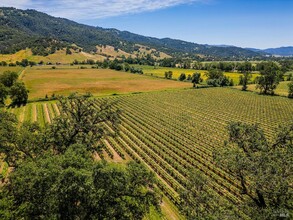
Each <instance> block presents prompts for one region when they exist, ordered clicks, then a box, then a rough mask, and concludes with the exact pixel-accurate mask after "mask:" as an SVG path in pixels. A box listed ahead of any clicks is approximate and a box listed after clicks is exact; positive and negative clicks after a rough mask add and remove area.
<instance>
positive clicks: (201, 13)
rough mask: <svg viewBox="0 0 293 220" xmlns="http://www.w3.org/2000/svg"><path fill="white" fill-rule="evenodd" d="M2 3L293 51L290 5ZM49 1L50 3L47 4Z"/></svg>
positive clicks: (151, 0) (217, 0)
mask: <svg viewBox="0 0 293 220" xmlns="http://www.w3.org/2000/svg"><path fill="white" fill-rule="evenodd" d="M11 2H12V1H11V0H1V2H0V6H14V7H17V8H22V9H26V8H33V9H36V10H39V11H43V12H46V13H48V14H51V15H53V16H58V17H65V18H69V19H72V20H75V21H77V22H81V23H84V24H89V25H93V26H101V27H105V28H117V29H119V30H127V31H130V32H134V33H137V34H142V35H146V36H153V37H159V38H164V37H170V38H175V39H181V40H186V41H190V42H196V43H201V44H214V45H219V44H226V45H235V46H240V47H255V48H269V47H279V46H293V0H234V1H233V0H124V1H119V0H87V1H81V0H79V1H77V0H51V1H47V0H17V2H16V3H11ZM48 2H50V3H48Z"/></svg>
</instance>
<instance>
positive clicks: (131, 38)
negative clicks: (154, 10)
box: [0, 8, 262, 67]
mask: <svg viewBox="0 0 293 220" xmlns="http://www.w3.org/2000/svg"><path fill="white" fill-rule="evenodd" d="M0 10H1V13H3V14H4V16H1V17H0V36H6V37H2V38H0V53H15V52H17V51H19V50H21V49H25V48H27V47H28V48H32V50H33V53H34V54H38V55H42V56H46V55H48V54H50V53H53V52H54V51H55V50H56V49H58V48H65V47H69V46H70V45H72V44H76V45H78V46H79V47H82V48H83V49H84V51H87V52H95V51H96V46H97V45H111V46H113V47H114V48H115V49H116V50H117V49H121V50H123V51H126V52H134V51H136V50H137V46H136V44H138V43H139V44H143V45H146V46H148V47H150V48H154V49H156V50H157V52H160V51H162V52H165V53H167V54H170V55H173V56H175V57H178V56H182V57H194V58H196V59H207V60H213V59H214V58H220V59H228V60H239V59H245V58H248V57H251V58H252V57H253V58H254V57H262V55H260V54H259V53H256V52H253V51H250V50H246V49H242V48H237V47H225V48H223V47H216V46H207V45H200V44H195V43H190V42H184V41H181V40H173V39H169V38H165V39H157V38H150V37H145V36H141V35H137V34H133V33H130V32H127V31H118V30H116V29H103V28H99V27H90V26H87V25H82V24H78V23H75V22H72V21H69V20H67V19H62V18H55V17H52V16H49V15H46V14H44V13H40V12H37V11H35V10H25V11H24V10H17V9H14V8H0ZM8 36H9V37H8ZM48 36H50V37H48ZM195 53H196V54H202V55H205V58H201V57H199V56H198V55H194V54H195ZM143 62H144V64H150V63H153V62H154V61H152V60H150V59H149V58H148V57H147V58H146V59H145V60H144V61H143ZM183 66H184V67H188V62H184V65H183Z"/></svg>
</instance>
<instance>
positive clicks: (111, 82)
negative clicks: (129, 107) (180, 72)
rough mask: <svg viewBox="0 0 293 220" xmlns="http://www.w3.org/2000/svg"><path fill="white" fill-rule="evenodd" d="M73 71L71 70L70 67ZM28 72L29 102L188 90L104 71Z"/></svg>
mask: <svg viewBox="0 0 293 220" xmlns="http://www.w3.org/2000/svg"><path fill="white" fill-rule="evenodd" d="M68 67H69V66H68ZM58 68H59V67H57V69H49V68H48V67H47V68H40V67H33V68H28V69H27V70H26V72H25V74H24V76H23V81H24V82H25V84H26V85H27V87H28V89H29V90H30V94H29V98H30V99H36V98H43V97H45V96H46V94H47V95H49V96H51V95H52V94H53V93H54V94H55V95H57V94H58V95H68V94H70V93H72V92H79V93H86V92H90V93H92V94H94V95H96V96H98V95H110V94H113V93H119V94H121V93H122V94H123V93H132V92H146V91H160V90H169V89H177V88H188V87H190V85H189V84H188V83H183V82H176V81H171V80H164V79H156V78H152V77H147V76H143V75H136V74H131V73H125V72H118V71H113V70H104V69H73V68H68V69H65V68H64V67H63V68H62V69H61V68H60V69H58Z"/></svg>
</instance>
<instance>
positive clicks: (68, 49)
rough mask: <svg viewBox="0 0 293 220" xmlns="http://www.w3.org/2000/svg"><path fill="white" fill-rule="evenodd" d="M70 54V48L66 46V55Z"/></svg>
mask: <svg viewBox="0 0 293 220" xmlns="http://www.w3.org/2000/svg"><path fill="white" fill-rule="evenodd" d="M70 54H72V52H71V50H70V48H69V47H67V48H66V55H70Z"/></svg>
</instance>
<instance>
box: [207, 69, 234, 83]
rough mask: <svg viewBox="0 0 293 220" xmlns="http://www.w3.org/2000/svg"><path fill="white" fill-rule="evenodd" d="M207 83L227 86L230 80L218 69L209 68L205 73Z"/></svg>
mask: <svg viewBox="0 0 293 220" xmlns="http://www.w3.org/2000/svg"><path fill="white" fill-rule="evenodd" d="M206 77H207V84H208V85H212V86H214V87H216V86H229V85H230V80H229V77H227V76H225V75H224V73H223V72H222V71H221V70H219V69H210V70H209V71H208V72H207V73H206Z"/></svg>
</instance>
